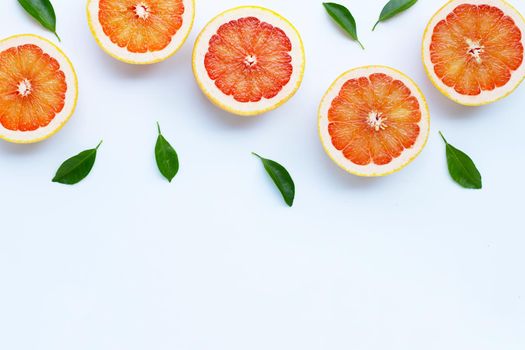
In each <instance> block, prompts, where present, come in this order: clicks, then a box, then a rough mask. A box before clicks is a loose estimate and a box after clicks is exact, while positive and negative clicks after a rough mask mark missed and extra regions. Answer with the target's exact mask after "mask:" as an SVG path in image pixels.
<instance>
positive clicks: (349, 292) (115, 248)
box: [0, 0, 525, 350]
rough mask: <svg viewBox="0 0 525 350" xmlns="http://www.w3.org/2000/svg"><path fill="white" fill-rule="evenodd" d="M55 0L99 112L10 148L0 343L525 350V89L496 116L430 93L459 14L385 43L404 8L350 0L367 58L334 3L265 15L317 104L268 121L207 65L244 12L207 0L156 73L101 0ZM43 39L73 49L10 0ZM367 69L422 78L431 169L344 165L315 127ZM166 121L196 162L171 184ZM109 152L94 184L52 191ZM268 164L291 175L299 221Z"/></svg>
mask: <svg viewBox="0 0 525 350" xmlns="http://www.w3.org/2000/svg"><path fill="white" fill-rule="evenodd" d="M53 2H54V4H55V9H56V12H57V18H58V32H59V34H60V35H61V37H62V43H61V44H60V45H61V46H62V47H63V48H64V50H65V51H66V53H67V54H68V55H69V57H70V58H71V59H72V61H73V62H74V64H75V67H76V69H77V72H78V75H79V79H80V99H79V104H78V109H77V111H76V113H75V115H74V117H73V118H72V119H71V121H70V122H69V124H67V126H66V127H65V128H64V129H63V130H62V131H61V132H60V133H59V134H57V135H56V136H55V137H53V138H52V139H50V140H48V141H45V142H43V143H40V144H37V145H30V146H23V145H11V144H7V143H5V142H2V143H0V196H1V198H0V200H1V202H0V218H1V225H0V349H5V350H22V349H23V350H40V349H45V350H47V349H49V350H62V349H64V350H66V349H67V350H71V349H75V350H84V349H85V350H88V349H89V350H92V349H97V350H117V349H123V350H124V349H126V350H135V349H137V350H139V349H140V350H142V349H155V350H164V349H171V350H172V349H177V350H208V349H209V350H246V349H249V350H268V349H272V350H290V349H302V350H314V349H315V350H321V349H322V350H326V349H330V350H349V349H351V350H361V349H363V350H365V349H366V350H383V349H389V350H397V349H399V350H420V349H426V350H432V349H440V350H441V349H458V350H459V349H461V350H465V349H476V350H485V349H491V350H492V349H494V350H501V349H505V350H518V349H520V350H522V349H524V348H525V279H524V272H525V254H524V247H525V237H524V234H525V230H524V228H523V227H524V224H523V201H522V198H523V197H524V196H525V190H524V187H523V173H524V171H525V166H524V162H523V160H524V155H523V150H524V145H525V138H524V136H523V135H524V130H525V118H524V112H523V111H524V109H525V98H524V97H525V94H524V93H525V86H522V87H521V88H519V89H518V90H517V91H516V92H515V93H514V94H513V95H512V96H510V97H509V98H507V99H505V100H503V101H501V102H498V103H496V104H493V105H490V106H486V107H482V108H466V107H461V106H458V105H456V104H454V103H453V102H451V101H449V100H447V99H446V98H445V97H443V96H442V95H441V94H440V93H439V92H438V91H436V90H435V89H434V88H433V87H432V86H431V84H430V82H429V81H428V79H427V78H426V76H425V74H424V70H423V67H422V64H421V61H420V42H421V37H422V34H423V30H424V27H425V25H426V23H427V21H428V20H429V18H430V17H431V15H432V14H433V13H434V12H435V10H437V9H438V8H439V7H440V6H441V4H442V3H443V1H437V0H436V1H434V0H432V1H430V0H423V1H420V2H419V3H418V4H417V5H416V6H414V7H413V8H412V9H411V10H410V11H409V12H406V13H404V14H402V15H401V16H399V17H397V18H396V19H393V20H391V21H389V22H388V23H385V24H382V25H380V26H378V28H377V29H376V31H375V32H373V33H372V32H371V31H370V28H371V27H372V25H373V24H374V22H375V20H376V18H377V16H378V14H379V12H380V10H381V8H382V6H383V5H384V3H385V2H386V1H383V0H373V1H372V0H370V1H357V0H345V1H344V2H343V3H344V4H345V5H347V6H348V7H349V8H350V9H351V11H352V12H353V14H354V15H355V17H356V19H357V22H358V30H359V34H360V37H361V39H362V42H363V43H364V45H365V46H366V50H365V51H363V50H361V49H360V48H359V46H358V45H357V44H356V43H354V42H352V41H351V40H349V39H348V38H347V37H346V36H345V35H344V34H343V33H342V32H341V31H340V30H339V29H338V28H337V27H336V26H335V25H334V24H333V23H332V22H331V21H330V19H329V18H328V16H327V15H326V13H325V12H324V10H323V7H322V5H321V2H320V1H314V0H307V1H303V0H294V1H292V0H288V1H282V0H258V1H251V3H253V4H257V5H263V6H266V7H269V8H272V9H274V10H276V11H278V12H280V13H282V14H283V15H284V16H286V17H287V18H288V19H290V20H291V21H292V22H293V23H294V24H295V25H296V26H297V28H298V29H299V31H300V32H301V33H302V36H303V39H304V42H305V46H306V53H307V69H306V75H305V79H304V82H303V85H302V87H301V89H300V90H299V92H298V94H297V95H296V96H295V97H294V98H293V99H292V100H291V101H290V102H289V103H287V104H286V105H285V106H283V107H282V108H280V109H279V110H277V111H274V112H272V113H269V114H267V115H264V116H260V117H257V118H252V119H243V118H240V117H236V116H232V115H229V114H228V113H225V112H223V111H221V110H219V109H217V108H215V107H214V106H212V105H211V104H210V103H209V102H208V101H207V99H206V98H205V97H204V96H203V95H202V94H201V92H200V90H199V89H198V87H197V85H196V84H195V82H194V79H193V75H192V71H191V51H192V46H193V42H194V40H195V38H196V35H197V34H198V32H199V30H200V29H201V28H202V27H203V26H204V24H205V23H206V22H207V21H208V20H209V19H210V18H211V17H213V16H214V15H215V14H217V13H219V12H220V11H222V10H225V9H227V8H230V7H233V6H238V5H242V4H244V3H243V1H242V0H241V1H240V0H221V1H216V0H197V17H196V21H195V26H194V29H193V31H192V33H191V35H190V37H189V39H188V41H187V42H186V44H185V45H184V47H183V48H182V50H181V51H180V52H179V53H178V54H177V55H176V56H175V57H173V58H171V59H169V60H168V61H166V62H164V63H160V64H157V65H154V66H147V67H136V66H130V65H126V64H123V63H120V62H118V61H115V60H114V59H112V58H110V57H109V56H107V55H106V54H104V53H103V52H102V51H101V50H100V49H99V48H98V46H97V45H96V43H95V41H94V40H93V38H92V37H91V34H90V32H89V29H88V25H87V21H86V15H85V1H84V0H82V1H80V0H75V1H70V0H54V1H53ZM513 2H514V4H515V5H516V6H517V8H518V9H519V10H520V11H521V12H522V13H525V3H524V2H523V1H521V0H514V1H513ZM26 32H27V33H37V34H40V35H43V36H45V37H47V38H50V39H51V40H54V41H55V42H56V40H55V39H54V37H53V35H52V34H50V33H47V32H46V31H45V30H43V29H41V28H40V27H39V25H37V24H36V23H35V22H34V21H33V20H32V19H30V18H29V17H28V16H27V15H26V14H25V13H24V12H23V10H21V8H20V7H19V6H18V4H17V2H16V1H15V0H10V1H2V2H1V3H0V34H1V36H2V37H6V36H8V35H12V34H17V33H26ZM367 64H385V65H391V66H393V67H396V68H398V69H400V70H402V71H404V72H406V73H407V74H408V75H410V76H411V77H412V78H413V79H414V80H415V81H416V82H417V83H418V84H420V86H421V87H422V90H423V91H424V93H425V94H426V96H427V98H428V100H429V104H430V109H431V114H432V132H431V137H430V140H429V143H428V146H427V147H426V149H425V150H424V152H423V153H422V154H421V156H420V157H419V158H418V159H417V160H416V161H415V162H414V163H413V164H411V165H410V166H409V167H408V168H406V169H405V170H404V171H402V172H401V173H398V174H395V175H392V176H389V177H387V178H381V179H360V178H356V177H354V176H352V175H349V174H346V173H345V172H343V171H342V170H340V169H339V168H338V167H337V166H336V165H334V164H333V163H332V162H331V161H330V160H329V159H328V157H327V156H326V155H325V154H324V152H323V150H322V147H321V144H320V142H319V140H318V137H317V130H316V127H317V115H316V114H317V106H318V103H319V101H320V99H321V96H322V95H323V93H324V92H325V90H326V89H327V88H328V86H329V84H330V83H331V82H332V81H333V80H334V79H335V78H336V77H337V76H338V75H339V74H340V73H342V72H343V71H345V70H347V69H350V68H352V67H356V66H359V65H367ZM157 120H158V121H159V122H160V123H161V126H162V128H163V130H164V133H165V136H166V137H167V138H168V139H169V140H170V141H171V142H172V144H173V145H174V146H175V147H176V149H177V151H178V152H179V155H180V159H181V171H180V173H179V175H178V176H177V177H176V179H175V180H174V182H173V183H172V184H168V183H167V182H166V181H165V180H163V178H162V177H161V176H160V175H159V173H158V171H157V169H156V167H155V162H154V157H153V147H154V143H155V139H156V136H157V135H156V129H155V122H156V121H157ZM438 130H443V132H444V133H445V135H446V136H447V137H448V139H449V141H450V142H451V143H453V144H454V145H456V146H457V147H458V148H461V149H463V150H464V151H466V152H467V153H468V154H470V155H471V156H472V158H473V159H474V160H475V161H476V163H477V164H478V167H479V169H480V171H481V173H482V174H483V177H484V185H485V188H484V189H483V190H482V191H468V190H463V189H461V188H459V187H458V186H457V185H456V184H455V183H453V182H452V181H451V180H450V178H449V176H448V173H447V170H446V164H445V151H444V145H443V143H442V141H441V140H440V138H439V137H438V134H437V132H438ZM100 139H104V144H103V145H102V147H101V148H100V152H99V158H98V159H97V163H96V165H95V168H94V169H93V172H92V174H91V175H90V176H89V178H88V179H86V180H85V181H84V182H83V183H81V184H79V185H77V186H74V187H66V186H62V185H58V184H53V183H51V178H52V176H53V175H54V172H55V170H56V168H57V167H58V166H59V165H60V163H61V162H62V161H63V160H65V159H66V158H67V157H69V156H71V155H74V154H76V153H78V152H79V151H81V150H84V149H86V148H91V147H94V146H95V145H96V144H97V143H98V142H99V140H100ZM251 151H257V152H259V153H260V154H261V155H263V156H267V157H269V158H272V159H275V160H277V161H279V162H281V163H282V164H284V165H285V166H286V167H287V168H288V169H289V171H290V172H291V174H292V175H293V177H294V179H295V181H296V186H297V197H296V203H295V206H294V207H293V208H291V209H290V208H287V207H286V206H285V205H284V203H283V202H282V200H281V198H280V195H279V193H278V192H277V191H276V189H275V188H274V186H273V184H272V183H271V180H270V179H269V178H268V177H267V175H266V174H265V173H264V170H263V168H262V166H261V164H260V163H259V162H258V161H257V159H255V158H254V157H253V156H251V154H250V152H251Z"/></svg>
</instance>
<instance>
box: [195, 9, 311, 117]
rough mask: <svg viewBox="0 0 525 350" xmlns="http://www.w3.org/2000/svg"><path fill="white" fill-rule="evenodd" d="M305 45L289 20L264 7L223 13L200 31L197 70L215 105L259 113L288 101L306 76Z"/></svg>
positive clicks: (243, 113)
mask: <svg viewBox="0 0 525 350" xmlns="http://www.w3.org/2000/svg"><path fill="white" fill-rule="evenodd" d="M304 65H305V56H304V48H303V43H302V41H301V37H300V36H299V33H298V32H297V30H296V29H295V28H294V27H293V26H292V24H291V23H290V22H288V21H287V20H286V19H284V18H283V17H281V16H280V15H278V14H277V13H275V12H273V11H270V10H268V9H265V8H262V7H255V6H243V7H237V8H234V9H231V10H228V11H226V12H223V13H221V14H220V15H218V16H217V17H215V18H214V19H212V20H211V21H210V22H209V23H208V24H207V25H206V26H205V27H204V29H203V30H202V32H201V33H200V34H199V36H198V38H197V40H196V42H195V47H194V49H193V72H194V74H195V78H196V80H197V83H198V85H199V87H200V88H201V90H202V91H203V92H204V94H205V95H206V96H207V97H208V98H209V99H210V100H211V101H212V102H213V103H214V104H216V105H217V106H219V107H221V108H223V109H224V110H227V111H229V112H231V113H234V114H238V115H257V114H261V113H264V112H267V111H270V110H273V109H275V108H277V107H279V106H280V105H282V104H283V103H285V102H286V101H287V100H288V99H290V98H291V97H292V96H293V95H294V94H295V92H296V91H297V89H298V88H299V86H300V85H301V81H302V79H303V73H304Z"/></svg>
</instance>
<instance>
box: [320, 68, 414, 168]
mask: <svg viewBox="0 0 525 350" xmlns="http://www.w3.org/2000/svg"><path fill="white" fill-rule="evenodd" d="M421 117H422V115H421V107H420V105H419V102H418V100H417V98H416V97H415V96H413V95H412V93H411V91H410V89H409V88H408V87H407V86H406V85H405V84H404V83H403V82H402V81H400V80H396V79H393V78H392V77H390V76H388V75H386V74H384V73H374V74H371V75H369V76H367V77H359V78H355V79H350V80H348V81H346V82H345V83H344V85H343V87H342V88H341V90H340V92H339V95H338V96H337V97H336V98H335V99H334V100H333V101H332V104H331V107H330V109H329V111H328V122H329V124H328V131H329V134H330V137H331V141H332V144H333V145H334V147H335V148H336V149H337V150H339V151H341V152H342V153H343V155H344V157H345V158H346V159H348V160H349V161H351V162H353V163H354V164H357V165H363V166H364V165H368V164H371V163H374V164H376V165H386V164H389V163H390V162H392V160H394V159H395V158H397V157H399V156H400V155H401V153H402V152H403V151H404V150H405V149H408V148H411V147H412V146H413V145H414V144H415V142H416V140H417V138H418V136H419V135H420V127H419V125H418V123H419V122H420V121H421Z"/></svg>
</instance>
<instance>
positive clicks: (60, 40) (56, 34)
mask: <svg viewBox="0 0 525 350" xmlns="http://www.w3.org/2000/svg"><path fill="white" fill-rule="evenodd" d="M53 33H54V34H55V36H56V37H57V39H58V41H59V42H62V39H60V37H59V36H58V33H57V32H53Z"/></svg>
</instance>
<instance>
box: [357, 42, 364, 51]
mask: <svg viewBox="0 0 525 350" xmlns="http://www.w3.org/2000/svg"><path fill="white" fill-rule="evenodd" d="M356 41H357V43H358V44H359V46H361V48H362V49H363V50H364V49H365V47H364V46H363V44H361V42H360V41H359V40H356Z"/></svg>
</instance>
